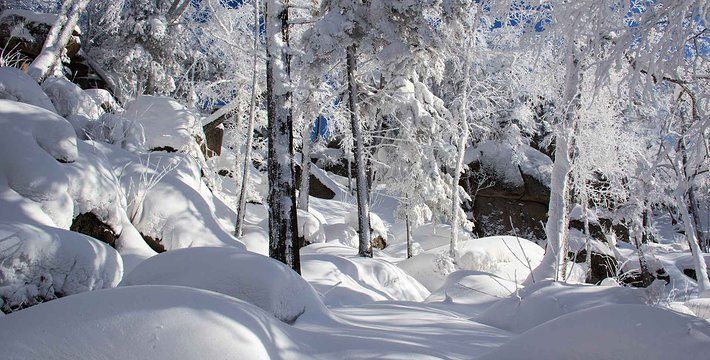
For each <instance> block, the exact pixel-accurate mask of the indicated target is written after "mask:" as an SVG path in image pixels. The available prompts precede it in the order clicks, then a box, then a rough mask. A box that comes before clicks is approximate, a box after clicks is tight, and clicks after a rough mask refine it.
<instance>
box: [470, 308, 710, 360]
mask: <svg viewBox="0 0 710 360" xmlns="http://www.w3.org/2000/svg"><path fill="white" fill-rule="evenodd" d="M708 349H710V323H708V322H707V321H705V320H702V319H698V318H696V317H693V316H689V315H684V314H679V313H677V312H673V311H669V310H664V309H660V308H653V307H649V306H646V305H628V304H627V305H604V306H598V307H593V308H589V309H582V310H580V311H576V312H573V313H571V314H567V315H564V316H561V317H559V318H556V319H554V320H552V321H549V322H546V323H544V324H542V325H540V326H537V327H535V328H533V329H531V330H529V331H527V332H525V333H523V334H521V335H520V336H518V337H516V338H514V339H513V340H511V341H510V342H508V343H506V344H504V345H502V346H501V347H499V348H498V349H496V350H493V351H492V352H490V353H488V354H486V355H484V356H483V357H481V359H485V360H489V359H490V360H493V359H495V360H506V359H600V360H601V359H609V360H610V359H637V360H655V359H658V360H664V359H681V358H682V359H703V358H706V357H707V354H708Z"/></svg>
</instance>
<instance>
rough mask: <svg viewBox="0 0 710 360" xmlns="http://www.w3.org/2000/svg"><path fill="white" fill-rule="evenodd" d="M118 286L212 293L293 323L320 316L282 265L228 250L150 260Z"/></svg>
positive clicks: (306, 290)
mask: <svg viewBox="0 0 710 360" xmlns="http://www.w3.org/2000/svg"><path fill="white" fill-rule="evenodd" d="M121 285H122V286H131V285H179V286H188V287H194V288H198V289H205V290H211V291H214V292H218V293H221V294H224V295H228V296H231V297H234V298H237V299H240V300H243V301H246V302H248V303H250V304H252V305H255V306H258V307H260V308H262V309H263V310H264V311H266V312H268V313H270V314H272V315H273V316H274V317H275V318H277V319H279V320H281V321H283V322H286V323H293V322H295V321H296V320H297V319H299V317H301V316H302V315H303V316H305V317H321V316H324V315H323V314H324V313H325V311H326V310H325V307H324V306H323V303H322V301H321V300H320V298H319V297H318V295H317V294H316V292H315V290H313V288H312V287H311V286H310V285H308V283H307V282H306V281H304V280H303V278H301V277H300V276H299V275H298V274H297V273H295V272H294V271H293V270H291V269H289V268H288V267H287V266H286V265H284V264H282V263H280V262H278V261H276V260H274V259H271V258H268V257H266V256H263V255H257V254H251V253H245V252H244V251H242V250H239V249H234V248H232V249H230V248H189V249H179V250H173V251H168V252H165V253H162V254H159V255H157V256H154V257H152V258H150V259H148V260H146V261H144V262H142V263H141V264H140V265H138V266H137V267H136V268H135V269H133V271H131V272H130V273H129V274H128V275H126V276H125V277H124V279H123V281H122V282H121Z"/></svg>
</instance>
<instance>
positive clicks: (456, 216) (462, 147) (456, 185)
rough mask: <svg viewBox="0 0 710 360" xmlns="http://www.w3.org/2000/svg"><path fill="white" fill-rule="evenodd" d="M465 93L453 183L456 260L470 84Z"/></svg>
mask: <svg viewBox="0 0 710 360" xmlns="http://www.w3.org/2000/svg"><path fill="white" fill-rule="evenodd" d="M464 88H465V90H464V94H463V99H462V106H461V108H462V113H461V115H460V116H459V117H460V120H459V128H460V129H461V135H460V136H459V139H458V140H459V141H458V143H457V144H456V147H457V150H458V154H457V160H456V169H454V178H453V182H452V184H451V216H452V220H451V243H450V244H449V256H450V257H451V258H452V259H453V260H454V261H456V259H458V246H459V230H460V228H461V197H460V194H459V182H460V181H461V172H463V165H464V163H463V162H464V161H463V160H464V154H465V153H466V142H468V132H469V129H468V122H467V121H466V113H465V111H466V107H467V105H466V104H467V101H466V96H467V94H466V93H467V92H468V86H465V87H464Z"/></svg>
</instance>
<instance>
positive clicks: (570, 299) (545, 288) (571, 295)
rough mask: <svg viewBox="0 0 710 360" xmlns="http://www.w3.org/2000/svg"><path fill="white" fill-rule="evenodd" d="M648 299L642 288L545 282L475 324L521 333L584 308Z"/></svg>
mask: <svg viewBox="0 0 710 360" xmlns="http://www.w3.org/2000/svg"><path fill="white" fill-rule="evenodd" d="M518 296H519V297H518ZM647 299H648V296H647V293H646V291H644V290H642V289H635V288H629V287H623V286H594V285H586V284H566V283H560V282H554V281H551V280H545V281H540V282H537V283H534V284H531V285H528V286H527V287H525V288H524V289H522V290H521V291H520V292H518V293H517V294H513V295H511V296H509V297H507V298H505V299H503V300H500V301H498V302H496V303H495V304H493V305H492V306H491V307H489V308H488V309H487V310H486V311H485V312H484V313H483V314H481V316H479V317H478V318H476V321H478V322H482V323H484V324H487V325H491V326H495V327H497V328H499V329H503V330H508V331H512V332H515V333H522V332H524V331H527V330H528V329H531V328H533V327H535V326H538V325H540V324H542V323H544V322H546V321H549V320H552V319H555V318H558V317H560V316H562V315H564V314H568V313H572V312H575V311H579V310H582V309H588V308H591V307H597V306H601V305H607V304H645V303H646V302H647ZM659 334H660V333H659Z"/></svg>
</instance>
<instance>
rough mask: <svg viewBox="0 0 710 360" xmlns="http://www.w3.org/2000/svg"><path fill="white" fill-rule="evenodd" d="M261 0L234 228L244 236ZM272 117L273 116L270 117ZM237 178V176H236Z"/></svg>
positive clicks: (256, 14) (256, 15) (256, 8)
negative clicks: (245, 140)
mask: <svg viewBox="0 0 710 360" xmlns="http://www.w3.org/2000/svg"><path fill="white" fill-rule="evenodd" d="M258 49H259V0H254V58H253V59H252V74H251V102H250V103H249V124H248V126H247V134H246V135H247V142H246V145H245V148H244V168H243V169H242V184H241V189H240V190H239V206H238V208H237V221H236V225H235V228H234V234H235V235H236V236H242V230H243V228H244V215H245V212H246V205H247V189H248V187H249V168H250V166H249V165H250V164H251V148H252V142H253V140H254V121H255V117H256V86H257V81H256V62H257V61H258V59H259V54H258V53H257V50H258ZM269 119H271V117H269ZM235 178H236V176H235Z"/></svg>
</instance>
